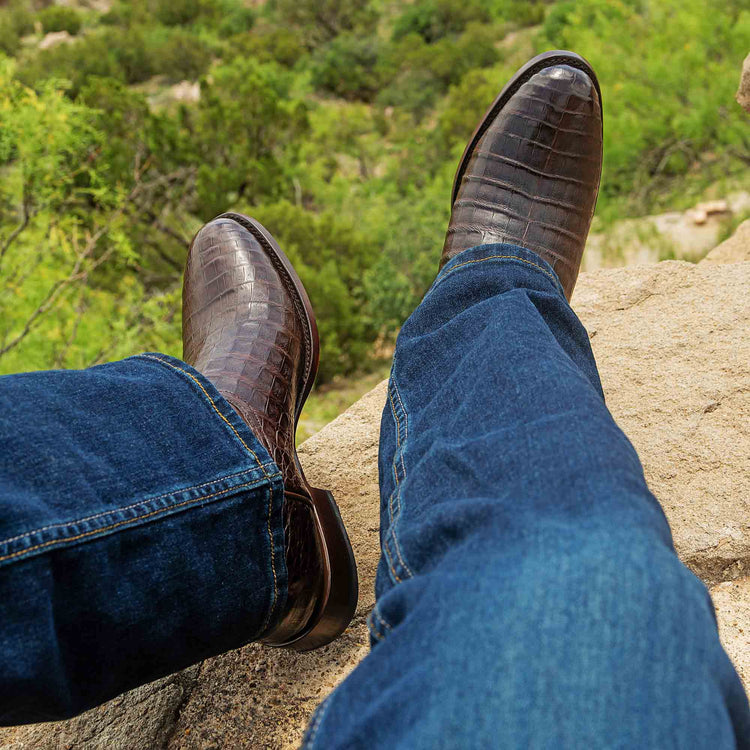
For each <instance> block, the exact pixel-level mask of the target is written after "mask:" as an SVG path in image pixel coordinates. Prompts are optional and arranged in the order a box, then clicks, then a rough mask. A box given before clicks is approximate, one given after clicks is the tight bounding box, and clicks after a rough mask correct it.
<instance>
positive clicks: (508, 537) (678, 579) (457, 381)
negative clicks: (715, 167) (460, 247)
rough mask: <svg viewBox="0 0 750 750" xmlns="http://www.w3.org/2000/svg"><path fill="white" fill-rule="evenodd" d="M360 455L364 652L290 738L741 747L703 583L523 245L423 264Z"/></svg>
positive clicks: (745, 722) (567, 312)
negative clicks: (365, 551)
mask: <svg viewBox="0 0 750 750" xmlns="http://www.w3.org/2000/svg"><path fill="white" fill-rule="evenodd" d="M436 352H439V353H440V355H439V356H436ZM380 451H381V452H380V475H381V482H382V490H381V493H382V505H381V524H382V532H381V539H382V546H383V557H382V560H381V562H380V566H379V569H378V583H377V599H378V603H377V606H376V608H375V610H374V611H373V613H372V616H371V621H370V625H371V632H372V637H373V644H374V648H373V651H372V653H371V654H370V655H369V656H368V657H367V658H366V659H365V660H364V661H363V662H362V664H360V665H359V666H358V667H357V669H355V671H354V673H353V674H352V675H350V676H349V678H347V680H346V681H345V682H344V683H343V684H342V685H341V686H340V687H339V688H338V689H337V691H335V692H334V693H333V694H332V696H331V697H330V698H329V699H328V701H327V702H326V703H324V704H323V706H322V707H321V709H320V710H319V712H318V713H317V715H316V716H315V717H314V719H313V722H312V723H311V726H310V729H309V731H308V747H314V748H327V749H329V748H330V749H333V748H365V747H368V748H372V747H383V748H410V749H414V750H418V749H419V748H446V749H447V748H487V747H507V748H513V747H550V748H560V747H566V748H573V747H597V748H599V747H627V748H636V747H638V748H641V747H659V748H668V747H716V748H719V747H721V748H730V747H734V746H735V744H739V745H741V746H742V745H743V743H744V744H745V745H747V744H748V743H750V722H749V714H748V706H747V700H746V698H745V696H744V693H743V690H742V685H741V683H740V681H739V679H738V677H737V675H736V673H735V671H734V669H733V668H732V665H731V664H730V662H729V659H728V658H727V656H726V655H725V653H724V651H723V650H722V648H721V645H720V643H719V639H718V635H717V630H716V624H715V621H714V615H713V610H712V606H711V601H710V598H709V595H708V593H707V591H706V589H705V587H704V586H703V584H702V583H701V582H700V581H699V580H698V579H697V578H695V576H694V575H693V574H692V573H691V572H689V571H688V570H687V569H686V568H685V567H684V566H683V565H682V564H681V563H680V561H679V560H678V559H677V556H676V555H675V552H674V549H673V547H672V543H671V538H670V532H669V528H668V525H667V522H666V520H665V518H664V515H663V513H662V511H661V509H660V507H659V504H658V503H657V501H656V500H655V498H654V497H653V496H652V495H651V493H650V492H649V490H648V488H647V486H646V483H645V481H644V478H643V472H642V469H641V466H640V463H639V461H638V457H637V455H636V453H635V451H634V450H633V448H632V446H631V445H630V443H629V442H628V440H627V439H626V437H625V436H624V435H623V433H622V432H621V431H620V430H619V429H618V427H617V425H616V424H615V423H614V421H613V420H612V417H611V416H610V414H609V412H608V410H607V408H606V406H605V404H604V401H603V398H602V393H601V388H600V385H599V380H598V377H597V374H596V366H595V363H594V360H593V356H592V354H591V350H590V348H589V344H588V337H587V335H586V331H585V330H584V329H583V327H582V326H581V324H580V323H579V322H578V320H577V318H576V316H575V315H574V313H573V312H572V310H571V309H570V307H569V306H568V304H567V302H566V301H565V298H564V296H563V294H562V292H561V289H560V287H559V284H558V283H557V282H556V279H555V278H554V275H553V274H552V271H551V268H550V267H549V266H547V265H546V264H545V262H544V261H542V260H541V259H540V258H539V257H537V256H535V255H534V254H533V253H531V252H529V251H527V250H523V249H520V248H517V247H514V246H510V245H487V246H482V247H478V248H476V249H474V250H469V251H468V252H466V253H463V254H462V255H461V256H459V257H457V258H455V259H454V261H452V262H450V263H449V264H448V265H447V266H446V267H445V268H444V269H443V271H442V272H441V274H440V276H439V277H438V279H437V281H436V283H435V285H434V287H433V288H432V290H431V291H430V292H429V293H428V295H427V297H426V298H425V300H424V301H423V303H422V304H421V305H420V307H419V308H418V310H417V311H416V312H415V313H414V314H413V315H412V317H411V318H410V319H409V321H408V322H407V323H406V324H405V326H404V328H403V329H402V331H401V334H400V336H399V341H398V344H397V347H396V354H395V357H394V364H393V370H392V374H391V380H390V383H389V388H388V404H387V406H386V409H385V412H384V415H383V425H382V434H381V446H380Z"/></svg>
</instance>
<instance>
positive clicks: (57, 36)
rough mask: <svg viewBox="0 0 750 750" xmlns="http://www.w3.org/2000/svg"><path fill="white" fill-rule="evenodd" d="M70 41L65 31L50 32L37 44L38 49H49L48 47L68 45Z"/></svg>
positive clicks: (71, 38)
mask: <svg viewBox="0 0 750 750" xmlns="http://www.w3.org/2000/svg"><path fill="white" fill-rule="evenodd" d="M72 41H73V37H72V36H71V35H70V34H69V33H68V32H67V31H50V32H49V34H45V35H44V39H42V41H41V42H39V49H49V48H50V47H56V46H57V45H58V44H69V43H70V42H72Z"/></svg>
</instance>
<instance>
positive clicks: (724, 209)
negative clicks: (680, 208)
mask: <svg viewBox="0 0 750 750" xmlns="http://www.w3.org/2000/svg"><path fill="white" fill-rule="evenodd" d="M686 213H687V217H688V218H689V219H691V220H692V222H693V224H697V225H699V226H700V225H701V224H705V223H706V222H707V221H708V217H709V216H714V215H717V214H718V215H721V214H728V213H731V209H730V208H729V204H728V203H727V202H726V201H721V200H720V201H706V202H705V203H699V204H698V205H697V206H695V207H693V208H691V209H690V210H689V211H687V212H686Z"/></svg>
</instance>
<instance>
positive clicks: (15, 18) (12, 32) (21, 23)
mask: <svg viewBox="0 0 750 750" xmlns="http://www.w3.org/2000/svg"><path fill="white" fill-rule="evenodd" d="M33 31H34V13H33V12H32V11H31V10H30V9H29V8H28V7H27V5H26V4H25V3H23V2H20V1H17V2H13V3H11V4H10V5H9V6H8V7H7V8H5V9H4V10H0V52H5V53H6V54H7V55H11V56H12V55H15V54H16V53H17V52H18V50H19V48H20V46H21V37H22V36H25V35H26V34H30V33H31V32H33Z"/></svg>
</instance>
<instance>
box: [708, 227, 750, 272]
mask: <svg viewBox="0 0 750 750" xmlns="http://www.w3.org/2000/svg"><path fill="white" fill-rule="evenodd" d="M741 261H750V219H747V220H746V221H743V222H742V224H740V225H739V226H738V227H737V229H736V230H735V233H734V234H733V235H732V236H731V237H730V238H729V239H728V240H724V242H722V243H721V245H719V246H718V247H715V248H714V249H713V250H712V251H711V252H710V253H709V254H708V255H707V256H706V257H705V258H704V259H703V260H702V261H701V263H739V262H741Z"/></svg>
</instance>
